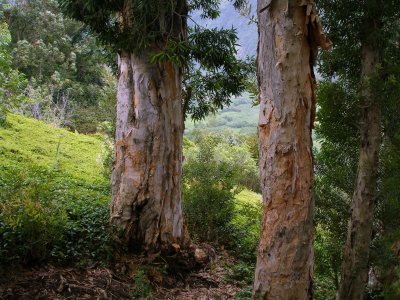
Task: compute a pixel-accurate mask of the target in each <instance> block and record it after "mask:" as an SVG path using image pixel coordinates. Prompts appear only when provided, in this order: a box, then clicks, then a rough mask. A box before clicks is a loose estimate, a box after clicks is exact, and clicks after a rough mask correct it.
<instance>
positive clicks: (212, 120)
mask: <svg viewBox="0 0 400 300" xmlns="http://www.w3.org/2000/svg"><path fill="white" fill-rule="evenodd" d="M257 121H258V106H257V107H253V106H252V104H251V100H250V98H249V96H248V95H244V96H242V97H238V98H235V99H233V101H232V104H231V105H230V106H229V107H227V108H224V109H223V110H221V111H219V112H218V113H217V114H216V115H215V116H213V115H211V116H208V117H207V118H206V119H205V120H204V121H201V122H193V121H192V120H190V119H189V120H187V121H186V123H185V132H186V133H190V131H192V130H193V129H206V130H208V131H212V132H221V131H224V130H231V131H234V132H235V133H241V134H249V133H256V132H257Z"/></svg>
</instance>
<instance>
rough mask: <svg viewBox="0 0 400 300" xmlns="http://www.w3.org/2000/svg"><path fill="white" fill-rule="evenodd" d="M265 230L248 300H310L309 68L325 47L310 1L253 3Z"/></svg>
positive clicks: (311, 95)
mask: <svg viewBox="0 0 400 300" xmlns="http://www.w3.org/2000/svg"><path fill="white" fill-rule="evenodd" d="M257 10H258V26H259V44H258V63H257V64H258V82H259V94H260V118H259V147H260V148H259V149H260V161H259V166H260V173H261V174H260V175H261V187H262V194H263V202H264V205H263V222H262V232H261V240H260V245H259V250H258V257H257V267H256V273H255V280H254V288H253V297H254V299H310V298H311V297H312V276H313V260H314V253H313V232H314V227H313V208H314V200H313V194H312V184H313V157H312V140H311V130H312V127H313V122H314V115H315V95H314V89H315V79H314V73H313V66H312V65H313V61H314V59H315V57H316V53H317V47H318V46H321V47H323V48H325V49H327V48H329V47H330V46H331V43H330V41H329V40H328V39H327V38H326V37H325V36H324V34H323V32H322V28H321V24H320V23H319V18H318V16H317V15H316V12H315V8H314V7H313V3H312V1H297V0H272V1H271V0H259V1H258V8H257Z"/></svg>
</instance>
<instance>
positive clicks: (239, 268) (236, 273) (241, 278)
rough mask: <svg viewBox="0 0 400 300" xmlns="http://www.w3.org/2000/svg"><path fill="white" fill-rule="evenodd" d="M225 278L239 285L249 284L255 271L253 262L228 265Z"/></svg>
mask: <svg viewBox="0 0 400 300" xmlns="http://www.w3.org/2000/svg"><path fill="white" fill-rule="evenodd" d="M228 267H229V269H228V274H227V275H226V278H225V279H226V280H227V281H228V282H233V283H236V284H240V285H243V286H244V285H250V284H251V283H252V282H253V276H254V272H255V268H254V264H247V263H244V262H240V263H239V264H236V265H230V266H228Z"/></svg>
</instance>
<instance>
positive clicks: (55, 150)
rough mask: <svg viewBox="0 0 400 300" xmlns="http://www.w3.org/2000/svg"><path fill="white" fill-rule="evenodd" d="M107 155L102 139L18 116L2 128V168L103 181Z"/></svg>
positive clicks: (85, 180)
mask: <svg viewBox="0 0 400 300" xmlns="http://www.w3.org/2000/svg"><path fill="white" fill-rule="evenodd" d="M104 155H105V144H104V142H103V141H102V138H101V136H86V135H82V134H77V133H73V132H70V131H67V130H65V129H59V128H54V127H52V126H50V125H47V124H44V123H42V122H40V121H37V120H34V119H29V118H25V117H23V116H19V115H15V114H10V115H8V116H7V125H6V126H5V127H3V128H2V127H0V166H7V165H12V166H16V165H21V166H23V165H24V164H28V165H37V166H39V167H43V168H47V169H58V170H60V171H62V172H64V173H66V174H68V175H69V176H71V177H74V178H75V179H78V180H82V181H84V182H95V181H98V180H104V176H102V174H103V163H102V162H103V158H104Z"/></svg>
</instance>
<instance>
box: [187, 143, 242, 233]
mask: <svg viewBox="0 0 400 300" xmlns="http://www.w3.org/2000/svg"><path fill="white" fill-rule="evenodd" d="M215 142H216V140H215V138H213V137H208V138H205V139H204V140H203V141H201V142H200V143H199V144H198V149H197V153H195V154H194V155H193V154H192V157H189V159H188V161H187V163H185V164H184V174H185V175H184V176H185V177H184V195H183V199H184V202H183V204H184V211H185V213H186V215H187V217H188V225H189V230H190V232H191V233H192V234H194V235H195V237H197V238H199V239H200V240H208V241H219V240H224V239H225V240H227V236H228V232H229V230H230V226H229V225H230V223H231V220H232V218H233V214H234V209H235V203H234V200H235V194H236V193H237V189H236V187H235V179H236V177H237V170H235V168H234V167H233V166H232V165H230V164H228V163H226V162H223V161H218V160H216V158H215Z"/></svg>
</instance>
